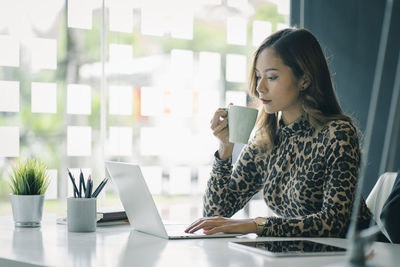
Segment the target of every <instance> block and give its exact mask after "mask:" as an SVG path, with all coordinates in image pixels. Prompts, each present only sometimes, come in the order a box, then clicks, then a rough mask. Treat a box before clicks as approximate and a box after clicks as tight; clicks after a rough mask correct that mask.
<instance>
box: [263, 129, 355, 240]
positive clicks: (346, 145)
mask: <svg viewBox="0 0 400 267" xmlns="http://www.w3.org/2000/svg"><path fill="white" fill-rule="evenodd" d="M323 145H324V148H325V158H324V161H325V171H324V183H323V187H322V188H323V192H322V195H323V197H322V205H321V209H320V210H318V211H316V212H312V213H309V214H306V215H304V216H297V217H285V216H282V217H278V218H267V219H268V220H267V221H268V222H267V224H266V226H265V228H264V230H263V232H262V236H286V237H289V236H290V237H295V236H303V237H304V236H310V237H323V236H326V237H328V236H329V237H345V235H346V232H347V228H348V225H349V222H350V217H351V216H350V215H351V208H352V203H353V198H354V192H355V184H356V178H357V172H358V167H359V162H360V151H359V144H358V137H357V133H356V130H355V128H354V127H353V126H352V125H351V123H349V122H345V121H333V122H330V123H329V125H328V130H327V131H326V134H325V140H324V141H323Z"/></svg>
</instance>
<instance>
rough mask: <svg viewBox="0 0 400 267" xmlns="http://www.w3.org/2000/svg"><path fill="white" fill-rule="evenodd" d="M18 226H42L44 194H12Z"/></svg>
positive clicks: (15, 219)
mask: <svg viewBox="0 0 400 267" xmlns="http://www.w3.org/2000/svg"><path fill="white" fill-rule="evenodd" d="M10 198H11V205H12V211H13V216H14V222H15V226H16V227H40V222H41V221H42V213H43V204H44V195H14V194H11V195H10Z"/></svg>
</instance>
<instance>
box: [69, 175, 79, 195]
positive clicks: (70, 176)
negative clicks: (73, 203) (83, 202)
mask: <svg viewBox="0 0 400 267" xmlns="http://www.w3.org/2000/svg"><path fill="white" fill-rule="evenodd" d="M67 170H68V175H69V178H70V179H71V182H72V185H73V188H74V197H76V196H77V195H78V196H79V193H78V187H76V184H75V178H74V177H73V176H72V173H71V172H70V171H69V169H67Z"/></svg>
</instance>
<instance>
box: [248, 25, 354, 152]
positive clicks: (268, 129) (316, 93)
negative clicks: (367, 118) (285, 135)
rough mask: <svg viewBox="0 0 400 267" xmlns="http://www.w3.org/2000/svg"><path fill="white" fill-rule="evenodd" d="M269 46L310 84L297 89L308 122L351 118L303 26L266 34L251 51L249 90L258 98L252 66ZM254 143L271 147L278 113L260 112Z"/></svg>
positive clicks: (312, 40)
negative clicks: (339, 99)
mask: <svg viewBox="0 0 400 267" xmlns="http://www.w3.org/2000/svg"><path fill="white" fill-rule="evenodd" d="M266 48H272V49H273V50H274V52H275V53H276V55H278V56H279V57H280V58H281V60H282V62H283V64H285V65H286V66H288V67H289V68H290V69H291V71H292V73H293V75H294V77H295V78H296V79H301V78H305V79H307V80H308V82H309V86H308V87H307V88H306V89H305V90H302V91H300V94H299V97H300V101H302V108H303V112H304V113H305V115H306V116H307V117H308V119H309V121H310V123H311V124H312V125H313V126H314V127H316V128H317V127H320V126H322V125H324V124H325V123H326V122H327V121H331V120H334V119H343V120H347V121H351V119H350V117H348V116H346V115H344V114H343V111H342V109H341V107H340V105H339V103H338V101H337V98H336V95H335V92H334V89H333V85H332V80H331V75H330V72H329V68H328V63H327V62H326V59H325V56H324V54H323V52H322V49H321V46H320V45H319V43H318V41H317V39H316V38H315V37H314V35H313V34H312V33H311V32H309V31H307V30H305V29H295V28H289V29H284V30H280V31H277V32H275V33H273V34H272V35H270V36H269V37H267V38H266V39H265V40H264V41H263V42H262V43H261V45H260V46H259V47H258V48H257V50H256V51H255V53H254V57H253V61H252V66H251V69H250V78H249V90H250V94H251V95H252V96H254V97H257V98H258V96H259V95H258V92H257V90H256V89H257V82H256V75H255V66H256V63H257V59H258V57H259V55H260V53H261V52H262V51H263V50H264V49H266ZM257 127H258V130H257V135H256V140H255V142H256V144H257V145H259V146H261V147H262V148H264V149H266V150H269V149H271V148H273V147H274V144H275V139H276V135H277V128H278V114H267V113H266V112H265V111H264V110H262V111H261V112H260V115H259V117H258V119H257Z"/></svg>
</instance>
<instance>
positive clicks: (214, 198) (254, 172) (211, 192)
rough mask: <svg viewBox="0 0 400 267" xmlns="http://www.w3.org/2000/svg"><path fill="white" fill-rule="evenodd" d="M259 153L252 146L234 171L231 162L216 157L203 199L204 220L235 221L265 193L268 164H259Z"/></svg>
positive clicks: (260, 161)
mask: <svg viewBox="0 0 400 267" xmlns="http://www.w3.org/2000/svg"><path fill="white" fill-rule="evenodd" d="M253 140H254V139H253ZM259 153H260V152H259V150H258V149H257V148H255V147H254V145H252V144H251V143H250V144H249V145H246V146H245V147H244V148H243V150H242V152H241V154H240V156H239V159H238V161H237V162H236V164H235V166H234V168H232V161H231V159H229V160H220V159H219V158H218V156H217V153H216V154H215V159H214V165H213V169H212V172H211V178H210V179H209V180H208V183H207V189H206V192H205V194H204V196H203V216H205V217H210V216H223V217H231V216H232V215H234V214H235V213H236V212H237V211H238V210H240V209H242V208H243V207H244V205H245V204H246V203H247V202H248V201H249V200H250V198H251V197H252V196H253V195H254V194H255V193H257V192H258V191H259V190H260V189H261V187H262V177H263V172H264V171H263V167H264V163H263V161H262V160H259V161H258V162H256V160H257V159H258V158H260V157H258V154H259ZM232 169H233V170H232Z"/></svg>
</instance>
